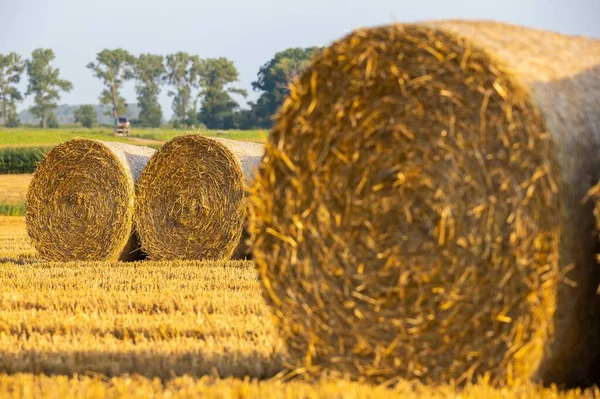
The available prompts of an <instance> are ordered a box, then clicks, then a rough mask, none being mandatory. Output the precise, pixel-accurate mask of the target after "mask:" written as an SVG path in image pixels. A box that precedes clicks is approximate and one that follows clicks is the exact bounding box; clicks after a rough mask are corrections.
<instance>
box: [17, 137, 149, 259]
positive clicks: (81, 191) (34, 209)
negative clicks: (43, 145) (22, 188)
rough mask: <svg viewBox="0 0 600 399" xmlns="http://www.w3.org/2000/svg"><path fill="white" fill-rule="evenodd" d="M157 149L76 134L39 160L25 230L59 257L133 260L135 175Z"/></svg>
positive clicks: (43, 250)
mask: <svg viewBox="0 0 600 399" xmlns="http://www.w3.org/2000/svg"><path fill="white" fill-rule="evenodd" d="M151 152H153V150H151V149H149V148H141V147H134V146H128V145H124V144H117V143H103V142H99V141H94V140H87V139H73V140H70V141H67V142H65V143H62V144H59V145H57V146H56V147H55V148H53V149H52V151H50V152H49V153H48V154H47V155H46V156H45V158H44V160H43V161H42V162H41V163H40V165H39V167H38V168H37V170H36V171H35V173H34V176H33V179H32V181H31V184H30V186H29V189H28V192H27V200H26V204H27V207H26V222H27V231H28V233H29V236H30V238H31V240H32V242H33V245H34V246H35V248H36V249H37V250H38V252H39V253H40V256H41V257H43V258H45V259H49V260H55V261H70V260H119V259H120V260H132V259H135V258H137V257H138V256H139V255H138V254H139V251H138V252H136V245H135V238H134V235H133V231H132V223H133V206H134V194H135V192H134V178H135V176H134V174H135V173H136V172H135V171H136V170H137V169H141V167H143V165H144V164H145V162H146V161H147V160H148V158H149V154H150V153H151Z"/></svg>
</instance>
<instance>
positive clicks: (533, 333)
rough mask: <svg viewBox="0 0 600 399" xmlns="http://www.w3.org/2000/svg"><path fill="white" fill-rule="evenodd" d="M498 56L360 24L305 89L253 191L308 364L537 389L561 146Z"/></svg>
mask: <svg viewBox="0 0 600 399" xmlns="http://www.w3.org/2000/svg"><path fill="white" fill-rule="evenodd" d="M507 70H508V69H507V68H505V67H504V66H503V65H502V64H501V63H499V62H498V61H497V60H495V59H493V58H492V57H491V56H490V55H489V54H488V53H487V52H486V51H484V50H482V49H479V48H478V47H477V46H476V45H473V44H472V43H471V42H470V41H468V40H466V39H464V38H462V37H459V36H457V35H455V34H452V33H448V32H445V31H443V30H440V29H435V28H431V27H427V26H422V25H404V26H403V25H399V26H389V27H381V28H375V29H369V30H363V31H357V32H355V33H353V34H351V35H350V36H348V37H346V38H344V39H342V40H340V41H338V42H336V43H335V44H334V45H332V46H331V47H330V48H328V49H326V50H325V51H324V52H323V53H322V55H321V56H320V57H319V58H318V59H317V60H316V61H315V62H314V64H313V65H312V66H311V67H310V68H309V69H308V70H307V71H306V72H305V74H304V75H303V76H302V77H301V78H300V80H299V81H298V82H297V84H296V85H295V87H293V88H292V91H291V94H290V98H288V99H287V100H286V102H285V104H284V106H283V107H282V109H281V111H280V113H279V116H278V118H277V121H276V125H275V127H274V130H273V132H272V134H271V136H270V138H269V144H268V145H267V150H266V155H265V157H264V159H263V163H262V165H261V166H260V168H259V172H258V173H257V177H256V181H255V183H254V185H253V187H252V201H251V212H252V217H251V228H250V230H251V234H252V240H253V242H254V247H253V255H254V257H255V260H256V262H257V264H258V267H259V270H260V274H261V279H262V282H263V288H264V292H265V296H266V298H267V301H268V302H269V304H270V305H271V306H272V307H273V308H274V310H275V312H274V313H275V317H276V319H277V324H278V325H279V326H280V329H281V333H282V335H283V337H284V339H285V340H286V341H287V342H288V346H289V349H290V353H291V355H292V361H293V362H295V363H294V364H295V365H296V366H298V367H325V368H329V369H334V370H338V371H341V372H344V373H349V374H350V375H354V376H358V377H360V378H366V379H369V380H374V381H377V382H385V381H389V380H391V379H394V378H398V377H401V378H408V379H412V378H418V379H421V380H424V381H429V382H432V381H433V382H439V381H449V380H454V381H456V382H464V381H471V380H474V379H476V378H477V377H478V376H481V375H483V374H487V375H489V377H490V378H491V379H492V380H493V381H519V380H521V381H522V380H526V379H528V378H530V377H532V376H534V375H535V373H536V372H537V370H538V368H539V365H540V362H541V361H542V358H543V354H544V346H545V344H546V343H547V342H548V340H550V339H551V330H552V323H553V315H554V312H555V307H556V291H557V288H556V287H557V285H558V282H559V272H558V269H559V267H558V251H559V247H558V244H559V236H560V230H559V214H560V210H561V208H560V204H559V199H558V195H557V193H558V191H559V188H560V181H559V178H558V177H557V176H558V173H557V168H558V166H557V165H556V162H555V156H554V150H553V145H552V142H551V140H550V137H549V136H548V135H547V134H546V131H547V130H546V126H545V123H544V120H543V119H542V117H541V115H540V112H539V110H538V109H537V107H536V106H535V105H534V104H533V102H532V101H531V99H530V97H529V95H528V93H527V91H526V90H524V89H522V88H521V87H520V86H519V84H517V83H515V80H514V79H513V78H512V75H511V74H510V73H509V72H507Z"/></svg>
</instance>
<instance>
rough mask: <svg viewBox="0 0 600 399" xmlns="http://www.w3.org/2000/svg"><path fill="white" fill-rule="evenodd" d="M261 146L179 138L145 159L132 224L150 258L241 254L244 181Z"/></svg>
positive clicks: (217, 140)
mask: <svg viewBox="0 0 600 399" xmlns="http://www.w3.org/2000/svg"><path fill="white" fill-rule="evenodd" d="M263 153H264V146H263V145H262V144H255V143H246V142H237V141H233V140H227V139H210V138H207V137H203V136H200V135H187V136H179V137H176V138H174V139H173V140H171V141H169V142H168V143H166V144H165V145H164V146H163V147H162V148H161V149H160V150H158V151H157V153H156V154H155V155H154V156H153V157H152V158H151V159H150V162H149V163H148V166H147V167H146V168H145V169H144V172H143V173H142V177H141V179H140V183H139V185H138V188H137V201H136V212H135V220H136V226H137V230H138V233H139V236H140V241H141V245H142V249H143V251H144V252H145V253H146V254H147V255H148V257H149V258H151V259H228V258H231V257H232V255H235V257H237V258H242V257H244V255H245V254H246V252H247V250H246V248H245V243H244V240H242V232H243V230H244V225H245V222H246V219H247V200H246V190H245V186H246V182H247V181H250V180H251V179H252V178H253V176H254V170H255V169H256V166H257V165H258V164H259V162H260V159H261V156H262V155H263Z"/></svg>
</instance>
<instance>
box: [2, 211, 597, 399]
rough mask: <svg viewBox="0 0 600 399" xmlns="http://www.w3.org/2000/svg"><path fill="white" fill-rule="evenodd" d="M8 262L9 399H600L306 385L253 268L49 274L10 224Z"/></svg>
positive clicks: (50, 268)
mask: <svg viewBox="0 0 600 399" xmlns="http://www.w3.org/2000/svg"><path fill="white" fill-rule="evenodd" d="M8 238H11V240H10V241H8V240H7V239H8ZM0 253H2V254H4V255H3V256H5V257H3V258H2V261H0V286H1V287H3V289H2V292H1V293H0V397H5V396H10V397H15V398H50V397H73V396H76V397H82V398H118V397H156V398H167V397H169V398H183V397H190V396H202V397H209V398H238V397H259V398H295V397H297V398H320V397H323V398H387V397H390V398H391V397H398V396H401V397H408V398H419V397H431V398H447V397H454V396H457V395H460V396H461V397H464V398H482V399H483V398H504V397H507V396H509V397H523V398H529V397H532V396H533V397H548V398H597V397H600V391H598V390H597V389H588V390H585V391H582V390H572V391H559V390H558V389H557V388H556V387H550V388H542V387H539V386H535V385H529V384H528V385H524V386H519V387H510V388H502V389H498V388H493V387H490V386H489V384H488V383H485V382H483V383H481V384H479V385H467V386H465V387H462V388H461V389H460V390H457V388H456V387H454V386H452V385H443V386H435V387H434V386H425V385H422V384H420V383H418V382H414V383H409V382H401V383H399V384H398V385H397V386H396V387H394V388H393V389H392V388H385V387H376V386H373V385H368V384H361V383H356V382H350V381H347V380H339V379H330V378H323V379H322V380H320V381H313V382H306V381H304V380H303V379H302V376H301V375H300V376H297V377H294V375H295V374H296V372H292V373H290V371H289V370H286V368H285V365H284V364H283V359H284V356H285V354H284V351H285V349H284V346H283V342H281V341H280V339H279V338H278V336H277V331H276V329H275V327H274V326H273V325H272V322H271V320H272V317H271V315H270V313H269V309H268V307H266V306H265V303H264V300H263V298H262V295H261V289H260V287H259V283H258V279H257V275H256V271H255V267H254V265H253V264H252V262H234V261H228V262H223V261H212V262H183V261H177V262H167V261H161V262H141V263H119V262H113V263H111V262H67V263H58V262H54V263H47V262H45V263H44V262H41V261H39V259H36V257H35V255H34V251H33V248H32V247H31V246H30V245H29V244H28V239H27V234H26V230H25V221H24V218H22V217H19V218H17V217H12V218H9V217H5V218H0ZM23 256H28V257H30V258H29V262H28V263H24V264H23V262H21V259H22V257H23ZM32 262H36V263H32ZM298 371H299V372H301V370H298ZM300 374H301V373H300Z"/></svg>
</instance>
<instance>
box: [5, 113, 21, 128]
mask: <svg viewBox="0 0 600 399" xmlns="http://www.w3.org/2000/svg"><path fill="white" fill-rule="evenodd" d="M5 126H6V127H19V126H21V120H20V119H19V117H18V116H17V112H16V111H15V110H14V109H13V110H12V111H11V112H10V113H9V114H8V120H7V121H6V123H5Z"/></svg>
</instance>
